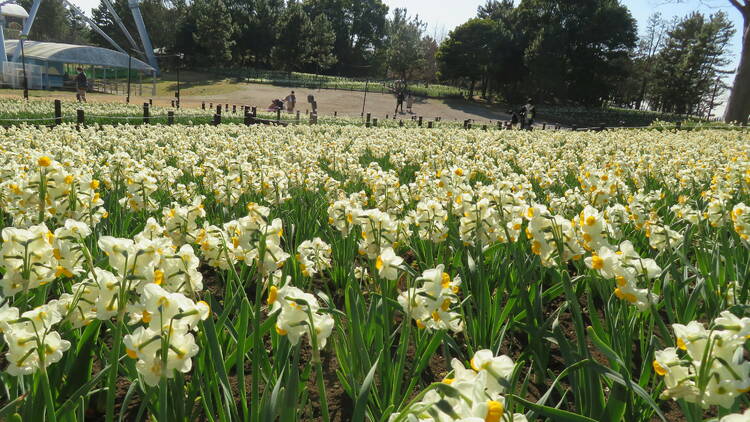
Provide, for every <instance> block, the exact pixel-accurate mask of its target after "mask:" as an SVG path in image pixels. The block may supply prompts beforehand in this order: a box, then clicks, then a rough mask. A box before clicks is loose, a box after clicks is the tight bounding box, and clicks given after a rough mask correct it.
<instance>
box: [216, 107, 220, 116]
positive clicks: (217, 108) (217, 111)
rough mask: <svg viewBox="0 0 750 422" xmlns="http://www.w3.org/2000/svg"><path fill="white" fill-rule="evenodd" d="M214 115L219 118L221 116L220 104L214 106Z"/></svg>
mask: <svg viewBox="0 0 750 422" xmlns="http://www.w3.org/2000/svg"><path fill="white" fill-rule="evenodd" d="M216 114H218V115H219V116H221V104H218V105H217V106H216Z"/></svg>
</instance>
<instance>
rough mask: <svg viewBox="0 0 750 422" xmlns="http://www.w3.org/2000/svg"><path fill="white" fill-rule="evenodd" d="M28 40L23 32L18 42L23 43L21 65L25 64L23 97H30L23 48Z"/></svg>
mask: <svg viewBox="0 0 750 422" xmlns="http://www.w3.org/2000/svg"><path fill="white" fill-rule="evenodd" d="M24 40H26V35H24V34H21V36H20V37H19V40H18V42H20V43H21V66H23V98H24V99H25V100H28V99H29V80H28V79H27V78H26V53H25V52H24V49H23V42H24Z"/></svg>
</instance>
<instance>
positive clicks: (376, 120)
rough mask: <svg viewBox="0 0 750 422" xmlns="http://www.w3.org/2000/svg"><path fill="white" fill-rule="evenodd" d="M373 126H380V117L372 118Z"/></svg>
mask: <svg viewBox="0 0 750 422" xmlns="http://www.w3.org/2000/svg"><path fill="white" fill-rule="evenodd" d="M372 127H378V118H377V117H375V118H373V119H372Z"/></svg>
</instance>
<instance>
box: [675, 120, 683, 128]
mask: <svg viewBox="0 0 750 422" xmlns="http://www.w3.org/2000/svg"><path fill="white" fill-rule="evenodd" d="M675 128H676V129H677V130H680V129H682V120H678V121H677V122H675Z"/></svg>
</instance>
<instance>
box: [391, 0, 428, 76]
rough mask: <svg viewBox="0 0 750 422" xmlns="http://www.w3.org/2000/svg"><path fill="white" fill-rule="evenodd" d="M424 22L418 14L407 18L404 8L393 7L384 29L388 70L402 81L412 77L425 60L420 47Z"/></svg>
mask: <svg viewBox="0 0 750 422" xmlns="http://www.w3.org/2000/svg"><path fill="white" fill-rule="evenodd" d="M425 26H426V25H425V23H423V22H422V21H420V20H419V17H418V16H414V17H412V18H409V17H408V16H407V15H406V9H395V10H394V11H393V18H392V19H391V20H389V21H388V25H387V31H386V34H387V35H386V37H387V38H386V58H387V64H388V70H389V71H390V72H391V73H393V74H395V75H398V77H399V78H401V79H402V80H404V81H407V80H410V79H412V76H413V74H414V72H416V71H417V69H420V68H421V67H422V65H423V64H424V62H425V59H424V51H423V49H422V48H421V43H422V32H424V28H425Z"/></svg>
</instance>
